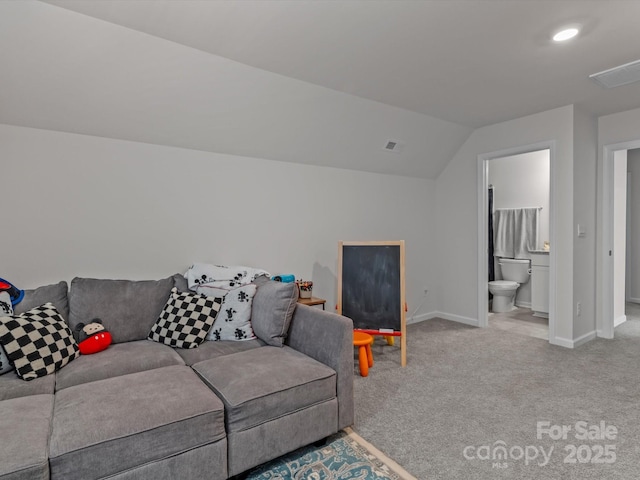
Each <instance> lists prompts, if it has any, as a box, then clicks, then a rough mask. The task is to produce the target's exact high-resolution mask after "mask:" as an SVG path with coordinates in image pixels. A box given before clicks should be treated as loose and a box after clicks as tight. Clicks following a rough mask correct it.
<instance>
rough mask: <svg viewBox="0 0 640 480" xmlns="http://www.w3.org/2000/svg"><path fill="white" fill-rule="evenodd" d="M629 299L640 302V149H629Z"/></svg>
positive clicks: (627, 250)
mask: <svg viewBox="0 0 640 480" xmlns="http://www.w3.org/2000/svg"><path fill="white" fill-rule="evenodd" d="M627 171H628V172H629V183H628V185H629V188H628V190H627V230H628V233H627V248H626V252H627V255H626V257H627V262H626V271H627V279H628V282H627V299H628V300H629V301H631V302H636V303H640V149H637V148H636V149H633V150H629V151H627Z"/></svg>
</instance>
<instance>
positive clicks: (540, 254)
mask: <svg viewBox="0 0 640 480" xmlns="http://www.w3.org/2000/svg"><path fill="white" fill-rule="evenodd" d="M531 310H533V315H534V316H536V317H544V318H547V317H548V316H549V252H548V251H547V250H538V251H531Z"/></svg>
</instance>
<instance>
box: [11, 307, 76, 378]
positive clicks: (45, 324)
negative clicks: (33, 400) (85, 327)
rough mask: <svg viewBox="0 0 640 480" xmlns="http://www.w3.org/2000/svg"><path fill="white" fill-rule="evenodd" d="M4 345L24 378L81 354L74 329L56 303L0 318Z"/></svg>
mask: <svg viewBox="0 0 640 480" xmlns="http://www.w3.org/2000/svg"><path fill="white" fill-rule="evenodd" d="M0 344H2V346H3V347H4V349H5V351H6V352H7V356H8V357H9V360H10V361H11V362H13V365H14V366H15V368H16V373H17V374H18V376H19V377H20V378H22V379H23V380H33V379H34V378H38V377H43V376H45V375H49V374H50V373H53V372H55V371H56V370H59V369H61V368H62V367H64V366H65V365H66V364H67V363H69V362H70V361H71V360H73V359H75V358H77V357H78V355H80V351H79V350H78V344H77V343H76V341H75V339H74V338H73V334H72V333H71V330H70V329H69V327H68V326H67V324H66V322H65V321H64V319H63V318H62V316H61V315H60V312H58V310H57V309H56V307H55V306H54V305H53V304H52V303H45V304H44V305H41V306H39V307H36V308H33V309H31V310H29V311H28V312H25V313H23V314H22V315H17V316H12V317H4V318H0Z"/></svg>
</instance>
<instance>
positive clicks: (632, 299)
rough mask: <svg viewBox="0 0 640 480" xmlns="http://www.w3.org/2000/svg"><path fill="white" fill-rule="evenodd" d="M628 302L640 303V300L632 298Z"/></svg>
mask: <svg viewBox="0 0 640 480" xmlns="http://www.w3.org/2000/svg"><path fill="white" fill-rule="evenodd" d="M627 302H631V303H640V298H633V297H631V298H630V299H629V300H627Z"/></svg>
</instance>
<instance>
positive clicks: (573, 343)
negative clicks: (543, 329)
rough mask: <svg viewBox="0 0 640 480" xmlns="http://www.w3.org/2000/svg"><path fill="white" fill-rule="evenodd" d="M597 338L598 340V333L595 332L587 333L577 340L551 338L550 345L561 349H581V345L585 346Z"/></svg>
mask: <svg viewBox="0 0 640 480" xmlns="http://www.w3.org/2000/svg"><path fill="white" fill-rule="evenodd" d="M595 338H596V331H595V330H593V331H591V332H588V333H585V334H584V335H581V336H580V337H578V338H576V339H575V340H571V339H569V338H562V337H555V338H550V339H549V343H550V344H552V345H557V346H559V347H565V348H576V347H579V346H580V345H584V344H585V343H587V342H590V341H591V340H593V339H595Z"/></svg>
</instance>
